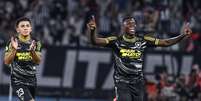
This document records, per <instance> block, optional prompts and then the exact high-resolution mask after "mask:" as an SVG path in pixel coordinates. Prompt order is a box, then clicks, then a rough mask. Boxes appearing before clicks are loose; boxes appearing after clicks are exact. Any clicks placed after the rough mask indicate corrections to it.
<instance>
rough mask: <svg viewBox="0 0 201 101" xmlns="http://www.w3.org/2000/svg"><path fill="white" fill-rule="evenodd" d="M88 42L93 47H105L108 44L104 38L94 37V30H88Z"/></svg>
mask: <svg viewBox="0 0 201 101" xmlns="http://www.w3.org/2000/svg"><path fill="white" fill-rule="evenodd" d="M90 40H91V43H92V44H93V45H97V46H105V45H106V44H108V43H109V42H108V40H107V39H106V38H99V37H97V35H96V29H94V30H90Z"/></svg>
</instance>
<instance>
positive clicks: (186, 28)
mask: <svg viewBox="0 0 201 101" xmlns="http://www.w3.org/2000/svg"><path fill="white" fill-rule="evenodd" d="M184 34H185V35H186V36H188V37H189V36H190V35H191V34H192V30H191V28H190V26H189V23H186V24H185V26H184Z"/></svg>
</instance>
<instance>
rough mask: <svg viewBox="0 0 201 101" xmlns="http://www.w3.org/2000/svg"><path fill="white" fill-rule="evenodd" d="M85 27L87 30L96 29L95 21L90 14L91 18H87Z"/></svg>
mask: <svg viewBox="0 0 201 101" xmlns="http://www.w3.org/2000/svg"><path fill="white" fill-rule="evenodd" d="M87 28H88V29H89V30H95V29H96V21H95V17H94V16H92V18H91V19H90V20H89V23H87Z"/></svg>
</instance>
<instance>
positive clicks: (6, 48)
mask: <svg viewBox="0 0 201 101" xmlns="http://www.w3.org/2000/svg"><path fill="white" fill-rule="evenodd" d="M11 49H12V46H11V41H9V42H8V43H7V44H6V47H5V52H9V51H10V50H11Z"/></svg>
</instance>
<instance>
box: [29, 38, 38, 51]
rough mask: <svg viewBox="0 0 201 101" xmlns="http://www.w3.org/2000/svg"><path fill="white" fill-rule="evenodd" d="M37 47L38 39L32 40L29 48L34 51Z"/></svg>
mask: <svg viewBox="0 0 201 101" xmlns="http://www.w3.org/2000/svg"><path fill="white" fill-rule="evenodd" d="M35 49H36V41H35V40H33V41H32V42H31V45H30V46H29V50H30V51H34V50H35Z"/></svg>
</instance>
